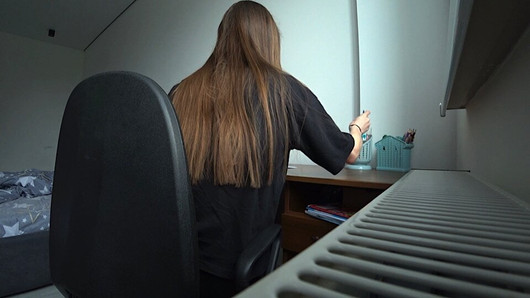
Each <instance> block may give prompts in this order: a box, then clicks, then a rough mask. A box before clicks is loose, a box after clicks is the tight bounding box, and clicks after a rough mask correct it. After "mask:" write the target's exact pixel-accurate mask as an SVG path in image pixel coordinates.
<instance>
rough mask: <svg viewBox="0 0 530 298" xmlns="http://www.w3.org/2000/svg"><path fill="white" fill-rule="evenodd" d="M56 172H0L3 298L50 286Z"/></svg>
mask: <svg viewBox="0 0 530 298" xmlns="http://www.w3.org/2000/svg"><path fill="white" fill-rule="evenodd" d="M52 187H53V171H43V170H36V169H29V170H23V171H19V172H0V266H1V269H0V297H4V296H8V295H12V294H16V293H20V292H24V291H28V290H32V289H35V288H38V287H42V286H45V285H48V284H51V278H50V271H49V264H48V255H49V254H48V231H49V227H50V206H51V192H52Z"/></svg>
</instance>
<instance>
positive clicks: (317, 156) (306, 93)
mask: <svg viewBox="0 0 530 298" xmlns="http://www.w3.org/2000/svg"><path fill="white" fill-rule="evenodd" d="M287 80H288V82H289V85H290V86H291V89H290V93H291V99H292V108H293V111H294V117H295V119H296V123H292V124H291V132H290V133H291V144H290V148H291V149H297V150H300V151H302V152H303V153H304V154H305V155H307V157H309V158H310V159H311V160H312V161H313V162H315V163H316V164H318V165H320V166H321V167H323V168H325V169H326V170H328V171H329V172H330V173H332V174H337V173H338V172H340V171H341V170H342V169H343V168H344V164H345V163H346V159H347V158H348V156H349V155H350V153H351V151H352V150H353V146H354V139H353V137H352V136H351V135H350V134H349V133H345V132H342V131H341V130H340V129H339V128H338V127H337V125H336V124H335V122H334V121H333V119H331V117H330V116H329V115H328V113H327V112H326V110H325V109H324V107H323V106H322V104H321V103H320V101H319V100H318V98H317V97H316V96H315V95H314V94H313V92H311V90H309V88H307V87H306V86H304V85H303V84H302V83H300V82H299V81H298V80H296V79H295V78H294V77H292V76H288V77H287Z"/></svg>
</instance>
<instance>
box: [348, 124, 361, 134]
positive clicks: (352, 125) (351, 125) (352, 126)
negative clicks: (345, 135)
mask: <svg viewBox="0 0 530 298" xmlns="http://www.w3.org/2000/svg"><path fill="white" fill-rule="evenodd" d="M354 127H357V128H354ZM352 128H353V129H354V130H355V129H359V133H361V134H363V131H362V129H361V127H360V126H359V125H357V124H355V123H352V124H350V133H352ZM352 134H353V133H352Z"/></svg>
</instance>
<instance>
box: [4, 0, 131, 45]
mask: <svg viewBox="0 0 530 298" xmlns="http://www.w3.org/2000/svg"><path fill="white" fill-rule="evenodd" d="M135 1H136V0H111V1H109V0H1V1H0V31H2V32H6V33H10V34H14V35H19V36H23V37H27V38H31V39H36V40H40V41H44V42H49V43H53V44H56V45H60V46H65V47H69V48H74V49H78V50H85V49H86V48H88V46H90V44H91V43H92V42H93V41H94V40H95V39H96V38H97V37H98V36H99V35H100V34H101V33H102V32H103V31H105V29H106V28H107V27H108V26H109V25H110V24H111V23H112V22H113V21H114V20H115V19H116V18H117V17H118V16H120V15H121V14H122V13H123V12H124V11H125V10H127V8H128V7H129V6H130V5H132V4H133V3H134V2H135ZM50 29H52V30H55V36H54V37H50V36H48V35H49V31H50Z"/></svg>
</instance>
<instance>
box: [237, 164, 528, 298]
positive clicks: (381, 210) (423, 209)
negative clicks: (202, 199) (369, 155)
mask: <svg viewBox="0 0 530 298" xmlns="http://www.w3.org/2000/svg"><path fill="white" fill-rule="evenodd" d="M258 293H259V294H258ZM245 295H250V296H248V297H251V295H258V296H261V297H263V296H270V297H343V296H344V297H347V296H357V297H440V296H442V297H447V296H449V297H530V209H528V205H526V204H525V203H523V202H521V201H519V200H518V199H517V198H514V197H512V196H510V195H509V194H506V193H504V192H503V191H501V190H498V189H494V188H492V187H491V186H489V185H487V184H485V183H482V182H480V181H479V180H477V179H476V178H474V177H473V176H471V175H470V174H469V173H465V172H447V171H411V172H409V174H408V175H407V176H405V177H404V178H403V179H402V180H400V181H399V182H398V183H396V184H395V185H393V186H392V187H391V188H390V189H388V190H387V191H386V192H384V193H383V194H382V195H381V196H379V197H378V198H376V199H375V200H374V201H372V202H371V203H370V204H369V205H368V206H367V207H366V208H364V209H363V210H361V211H360V212H359V213H358V214H357V215H356V216H354V217H353V218H351V219H349V220H348V221H346V222H345V223H344V224H342V225H341V226H339V227H338V228H337V229H335V230H333V231H332V232H331V233H329V234H328V235H326V237H324V238H322V239H321V240H320V241H318V242H317V243H315V245H313V246H312V247H310V248H309V249H307V250H306V251H304V252H302V253H301V254H300V255H298V256H297V257H296V258H294V259H293V260H291V261H290V262H289V263H287V264H285V265H284V266H282V267H280V268H279V269H278V270H277V271H276V272H274V273H273V274H271V275H270V276H268V277H266V278H265V279H263V280H262V281H261V282H260V283H258V284H256V285H255V286H254V287H253V288H250V289H249V290H248V291H247V292H244V293H243V295H242V296H245ZM256 297H257V296H256Z"/></svg>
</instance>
